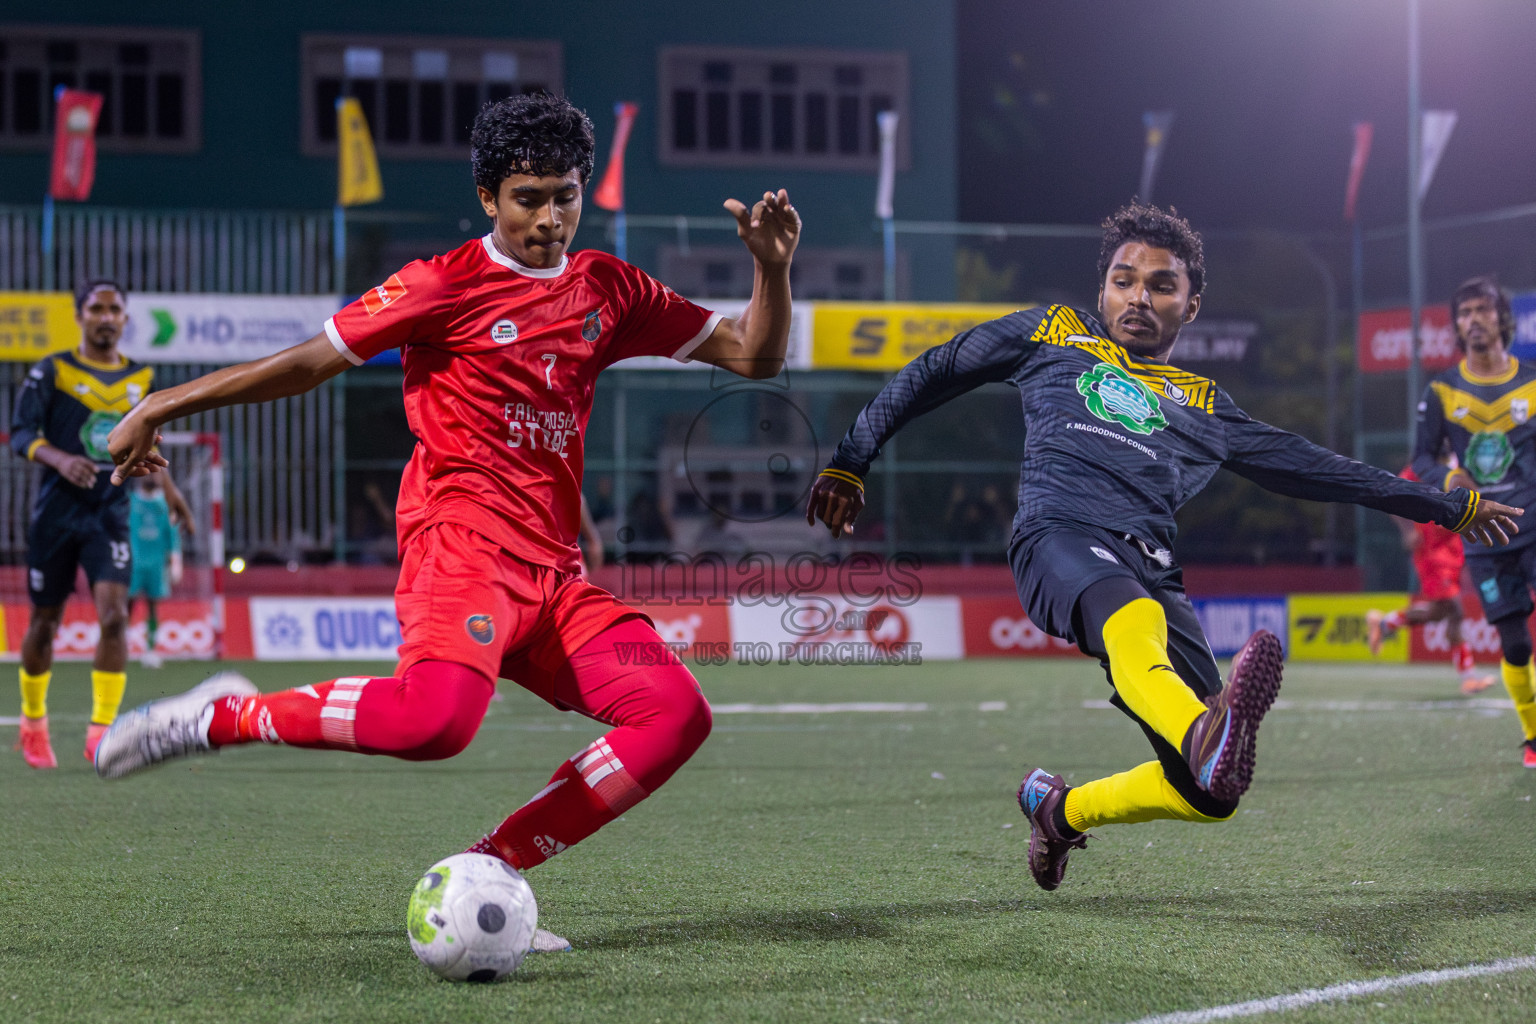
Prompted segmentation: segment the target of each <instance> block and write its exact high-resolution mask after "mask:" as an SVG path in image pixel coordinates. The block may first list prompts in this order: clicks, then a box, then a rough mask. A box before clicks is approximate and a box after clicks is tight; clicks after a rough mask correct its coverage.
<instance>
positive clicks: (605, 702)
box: [470, 620, 711, 871]
mask: <svg viewBox="0 0 1536 1024" xmlns="http://www.w3.org/2000/svg"><path fill="white" fill-rule="evenodd" d="M641 643H646V644H656V645H657V646H658V648H660V645H661V638H660V637H658V636H657V635H656V632H655V630H653V629H651V627H650V626H649V625H647V624H645V623H644V622H641V621H639V620H630V621H627V622H622V623H619V624H618V625H617V626H614V627H612V628H610V629H608V630H606V631H605V632H603V633H601V634H600V635H598V636H597V637H596V638H594V639H593V640H591V641H589V642H588V643H587V644H586V645H585V646H583V647H582V648H581V650H579V651H577V652H576V653H575V654H574V655H572V657H571V659H570V662H569V665H568V667H567V668H566V669H565V670H563V671H562V675H561V678H560V679H559V680H557V683H556V691H555V692H556V695H557V696H558V697H559V698H560V700H561V701H562V702H564V703H566V704H569V705H571V706H572V707H574V708H576V709H577V710H581V711H583V712H585V713H586V714H588V715H589V716H590V717H592V718H596V719H597V720H599V721H605V722H613V723H615V724H617V725H618V728H616V729H614V730H612V731H611V732H609V733H608V734H607V735H605V736H602V737H601V738H599V739H596V740H594V741H593V742H591V743H590V744H588V745H587V746H585V747H583V748H582V749H581V750H580V751H578V752H577V753H576V754H575V755H574V756H573V757H571V759H570V760H568V761H566V762H565V763H564V764H562V765H561V766H560V767H559V769H558V770H557V771H556V772H555V774H554V775H553V776H551V777H550V780H549V785H547V786H545V787H544V788H543V789H542V790H540V791H539V792H538V794H536V795H535V796H534V798H533V799H532V800H529V801H528V802H527V803H526V804H524V805H523V806H522V807H521V808H519V809H518V810H517V811H516V813H514V814H513V815H512V816H511V817H510V818H508V819H507V820H506V821H504V822H502V823H501V824H500V825H499V826H497V828H496V830H495V831H494V832H492V833H491V834H490V835H488V836H486V837H485V838H484V839H482V840H481V841H480V842H478V843H476V844H475V845H474V846H472V847H470V852H472V853H489V854H491V855H493V856H497V857H500V858H501V859H503V860H505V861H506V862H507V863H509V864H511V865H512V866H513V867H515V868H517V869H518V870H519V871H522V870H526V869H528V868H531V867H533V866H534V865H535V864H542V863H543V862H544V861H546V860H548V859H549V858H550V857H553V856H554V855H555V854H557V853H559V852H560V851H561V850H564V849H565V848H566V847H568V846H574V845H575V844H576V843H579V842H580V841H581V840H583V839H585V838H586V837H587V836H589V835H591V834H592V833H594V832H596V831H597V830H598V829H600V828H602V827H603V826H604V825H606V824H608V823H609V822H610V821H613V820H614V819H615V818H617V817H618V816H619V815H621V814H623V813H624V812H625V811H627V810H629V809H630V808H631V807H633V806H634V805H635V804H637V803H639V802H640V801H641V800H644V799H645V798H646V797H647V796H648V795H650V794H651V793H654V792H655V791H656V788H657V787H658V786H660V785H661V784H662V783H663V782H665V781H667V779H669V778H671V777H672V773H673V772H675V771H677V769H678V768H680V767H682V765H683V762H685V761H687V760H688V758H690V757H692V756H693V752H694V751H695V750H697V749H699V745H700V744H702V743H703V742H704V740H705V738H706V737H708V736H709V730H710V724H711V722H710V713H709V704H708V703H707V702H706V701H705V700H704V696H703V694H701V693H700V692H699V684H698V683H697V682H695V681H694V678H693V674H692V673H690V672H689V671H688V670H687V669H686V668H684V667H683V664H682V662H680V661H678V660H677V659H676V658H675V657H672V656H671V655H670V654H668V656H667V658H666V659H656V660H662V661H663V664H660V665H648V666H642V665H640V664H637V663H638V662H641V661H644V660H647V659H637V658H630V659H628V662H629V663H628V664H626V663H625V660H623V659H620V658H619V657H618V656H617V655H616V651H615V647H616V644H641ZM619 649H620V650H623V649H624V648H622V647H620V648H619ZM630 649H631V650H633V648H630ZM573 691H574V692H573Z"/></svg>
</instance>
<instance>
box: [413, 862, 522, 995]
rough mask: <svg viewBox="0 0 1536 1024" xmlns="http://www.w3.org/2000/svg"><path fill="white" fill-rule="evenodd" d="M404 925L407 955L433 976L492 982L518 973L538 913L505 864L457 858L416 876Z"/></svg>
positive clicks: (514, 872) (508, 866)
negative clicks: (418, 878) (408, 939)
mask: <svg viewBox="0 0 1536 1024" xmlns="http://www.w3.org/2000/svg"><path fill="white" fill-rule="evenodd" d="M405 921H406V924H405V928H406V932H407V934H409V935H410V937H411V949H412V950H414V951H415V953H416V957H417V959H419V960H420V961H421V962H422V963H424V964H426V965H427V967H428V968H430V969H431V970H432V972H433V973H434V974H437V975H439V976H440V977H443V978H447V979H448V980H449V981H496V980H497V979H499V978H504V977H506V976H507V975H509V974H511V973H512V972H513V971H515V970H517V965H518V964H520V963H522V962H523V957H524V956H525V955H526V954H527V952H528V947H529V946H531V945H533V930H534V928H535V927H536V926H537V925H538V921H539V907H538V904H537V903H535V902H534V899H533V890H532V889H530V888H528V883H527V882H526V881H524V880H523V876H522V875H520V874H518V872H517V870H516V869H515V868H513V867H512V866H511V865H510V864H508V863H506V862H505V861H502V860H498V859H497V858H495V857H491V856H488V855H487V854H483V853H459V854H455V855H454V856H452V857H447V858H445V859H443V860H440V861H438V862H437V863H436V864H434V865H432V866H431V867H430V868H428V869H427V873H426V874H425V875H422V876H421V881H419V882H417V883H416V889H415V891H414V892H412V893H411V905H410V909H409V910H408V911H407V912H406V918H405Z"/></svg>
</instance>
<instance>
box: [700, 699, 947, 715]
mask: <svg viewBox="0 0 1536 1024" xmlns="http://www.w3.org/2000/svg"><path fill="white" fill-rule="evenodd" d="M709 709H710V710H711V711H713V712H714V713H715V714H717V715H830V714H838V713H840V712H845V711H861V712H891V711H897V712H900V711H927V710H928V705H927V704H921V703H919V704H880V703H875V702H872V701H849V702H846V703H842V704H711V705H710V706H709Z"/></svg>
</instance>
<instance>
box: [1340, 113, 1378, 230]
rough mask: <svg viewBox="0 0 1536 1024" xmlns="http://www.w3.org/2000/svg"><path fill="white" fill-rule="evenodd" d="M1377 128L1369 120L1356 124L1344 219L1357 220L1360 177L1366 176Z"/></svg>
mask: <svg viewBox="0 0 1536 1024" xmlns="http://www.w3.org/2000/svg"><path fill="white" fill-rule="evenodd" d="M1375 131H1376V129H1375V127H1373V126H1372V124H1371V122H1369V121H1361V122H1359V123H1358V124H1356V125H1355V152H1354V155H1353V156H1351V157H1350V158H1349V186H1348V187H1347V188H1346V189H1345V190H1344V219H1345V220H1346V221H1349V222H1350V223H1354V220H1355V200H1356V199H1358V198H1360V179H1361V178H1363V177H1364V176H1365V162H1366V161H1367V160H1369V159H1370V158H1371V136H1372V135H1373V134H1374V133H1375Z"/></svg>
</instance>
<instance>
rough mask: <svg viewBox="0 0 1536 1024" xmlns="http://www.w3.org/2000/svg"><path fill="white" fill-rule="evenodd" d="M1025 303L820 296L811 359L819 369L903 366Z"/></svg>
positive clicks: (863, 368)
mask: <svg viewBox="0 0 1536 1024" xmlns="http://www.w3.org/2000/svg"><path fill="white" fill-rule="evenodd" d="M1020 308H1026V309H1027V308H1028V307H1020V306H1011V305H999V304H990V303H959V302H930V303H925V304H922V305H886V304H883V303H873V302H818V303H816V306H815V313H814V314H813V316H814V320H813V324H814V326H813V327H812V345H811V365H812V366H814V367H815V368H816V369H819V370H820V369H831V370H899V369H901V368H902V367H903V366H906V365H907V364H908V363H910V362H911V361H912V360H913V359H915V358H917V357H918V356H920V355H922V354H923V353H924V352H926V351H928V350H929V349H930V348H933V347H934V346H935V345H942V344H944V343H945V342H946V341H948V340H949V339H950V338H953V337H954V336H955V335H957V334H959V333H960V332H961V331H968V330H970V329H971V328H972V327H975V326H976V325H977V324H980V323H986V322H987V321H988V320H996V319H997V318H998V317H1000V316H1007V315H1008V314H1009V313H1014V312H1017V311H1018V310H1019V309H1020Z"/></svg>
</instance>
